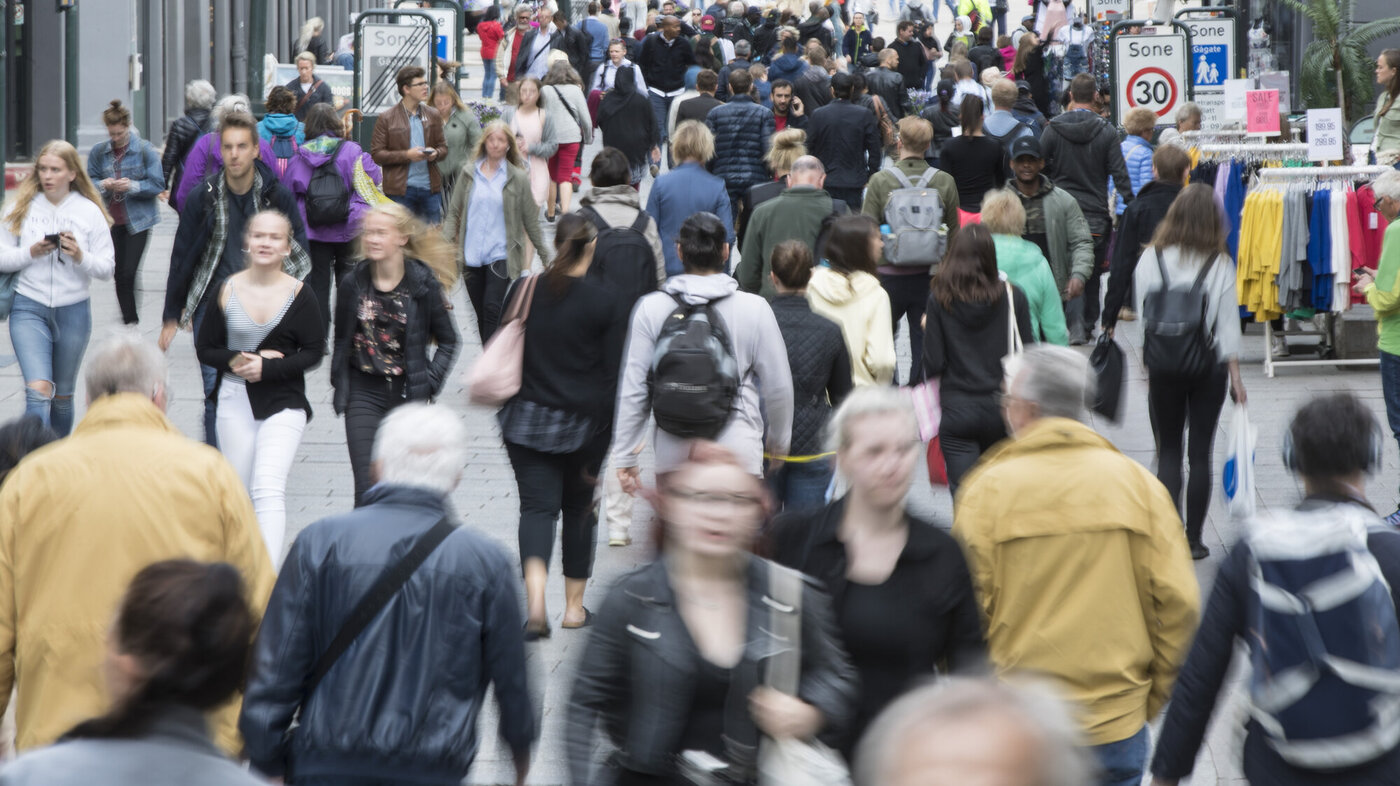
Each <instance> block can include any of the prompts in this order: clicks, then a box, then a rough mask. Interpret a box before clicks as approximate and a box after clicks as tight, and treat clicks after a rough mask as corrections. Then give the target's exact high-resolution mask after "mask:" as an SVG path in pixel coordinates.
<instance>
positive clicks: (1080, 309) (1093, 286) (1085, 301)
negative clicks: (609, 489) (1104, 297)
mask: <svg viewBox="0 0 1400 786" xmlns="http://www.w3.org/2000/svg"><path fill="white" fill-rule="evenodd" d="M1109 232H1110V230H1107V229H1105V230H1104V231H1103V232H1101V233H1096V234H1095V235H1094V269H1093V271H1091V272H1090V273H1089V280H1088V281H1085V282H1084V294H1082V295H1080V296H1079V297H1077V298H1074V299H1073V300H1071V301H1069V305H1068V306H1067V307H1066V309H1067V310H1066V314H1067V316H1068V317H1069V320H1068V321H1069V325H1068V327H1069V337H1070V338H1071V339H1074V338H1076V337H1079V338H1083V339H1084V340H1085V341H1088V340H1089V339H1090V338H1091V337H1092V335H1093V332H1094V324H1095V323H1097V322H1098V321H1099V282H1100V280H1102V278H1103V265H1104V260H1105V259H1107V258H1108V240H1109ZM1113 317H1114V319H1117V318H1118V315H1117V314H1114V315H1113Z"/></svg>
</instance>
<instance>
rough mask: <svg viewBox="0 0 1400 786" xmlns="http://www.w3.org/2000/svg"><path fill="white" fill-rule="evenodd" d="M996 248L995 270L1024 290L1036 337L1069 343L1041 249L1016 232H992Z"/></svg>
mask: <svg viewBox="0 0 1400 786" xmlns="http://www.w3.org/2000/svg"><path fill="white" fill-rule="evenodd" d="M992 243H993V245H995V246H996V250H997V270H1000V271H1001V272H1002V273H1003V274H1004V275H1005V276H1006V280H1008V281H1010V282H1011V283H1012V284H1015V285H1016V286H1017V287H1018V288H1019V289H1020V290H1021V291H1022V292H1024V293H1026V305H1027V307H1028V308H1029V309H1030V312H1031V329H1032V332H1033V333H1034V334H1035V337H1036V340H1038V341H1043V342H1045V343H1047V344H1058V345H1060V346H1062V347H1063V346H1068V344H1069V332H1068V329H1067V328H1066V327H1065V309H1064V305H1063V301H1061V300H1060V290H1059V289H1057V288H1056V287H1055V276H1054V274H1052V273H1051V272H1050V263H1048V262H1046V261H1045V257H1044V256H1041V253H1040V249H1039V248H1038V247H1037V246H1036V244H1034V243H1032V242H1030V241H1029V240H1022V239H1021V238H1019V237H1016V236H1015V235H992Z"/></svg>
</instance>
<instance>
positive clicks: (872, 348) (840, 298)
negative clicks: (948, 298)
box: [807, 266, 898, 385]
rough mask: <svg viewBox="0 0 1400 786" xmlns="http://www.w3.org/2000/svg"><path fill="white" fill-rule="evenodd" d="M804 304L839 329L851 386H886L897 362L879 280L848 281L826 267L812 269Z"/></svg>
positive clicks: (857, 275) (863, 277) (885, 297)
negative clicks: (846, 355)
mask: <svg viewBox="0 0 1400 786" xmlns="http://www.w3.org/2000/svg"><path fill="white" fill-rule="evenodd" d="M807 303H808V304H809V305H811V307H812V313H814V314H820V315H822V316H824V317H826V318H827V319H829V320H831V321H832V322H835V323H836V324H838V325H840V326H841V335H842V336H844V337H845V338H846V351H847V352H848V353H850V355H851V382H852V384H855V385H869V384H872V383H874V384H880V385H888V384H889V383H890V380H892V379H894V367H895V363H896V362H898V361H897V360H896V357H895V352H894V334H893V333H891V332H890V296H889V294H887V293H886V292H885V288H884V287H882V286H880V279H878V278H876V277H874V276H872V275H870V274H869V273H855V274H854V275H852V276H850V277H849V278H848V277H846V276H843V275H841V274H840V273H837V272H836V271H835V270H832V269H831V268H829V267H820V266H819V267H816V268H813V269H812V280H811V282H810V283H808V284H807Z"/></svg>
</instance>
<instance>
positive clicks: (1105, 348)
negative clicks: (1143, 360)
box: [1089, 333, 1126, 422]
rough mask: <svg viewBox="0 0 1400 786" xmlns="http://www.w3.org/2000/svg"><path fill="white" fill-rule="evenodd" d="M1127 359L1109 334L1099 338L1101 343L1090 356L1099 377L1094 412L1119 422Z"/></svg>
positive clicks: (1090, 362)
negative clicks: (1124, 368)
mask: <svg viewBox="0 0 1400 786" xmlns="http://www.w3.org/2000/svg"><path fill="white" fill-rule="evenodd" d="M1125 363H1126V359H1125V357H1124V354H1123V348H1122V347H1120V346H1118V342H1117V341H1114V340H1113V339H1112V337H1110V336H1109V335H1108V334H1107V333H1104V334H1101V335H1100V336H1099V343H1098V344H1096V345H1095V346H1094V352H1093V354H1091V355H1089V364H1090V365H1091V366H1093V367H1094V375H1095V376H1096V377H1098V392H1097V394H1096V395H1095V396H1094V411H1095V412H1097V413H1099V414H1100V415H1103V416H1104V417H1106V418H1108V419H1110V420H1112V421H1114V422H1117V421H1118V420H1119V410H1120V408H1121V406H1122V404H1123V367H1124V364H1125Z"/></svg>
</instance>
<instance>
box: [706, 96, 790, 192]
mask: <svg viewBox="0 0 1400 786" xmlns="http://www.w3.org/2000/svg"><path fill="white" fill-rule="evenodd" d="M705 125H707V126H709V127H710V130H711V131H713V132H714V135H715V158H714V161H713V162H711V166H710V171H711V172H714V173H715V174H716V175H718V176H719V177H722V178H724V185H725V187H726V188H728V189H729V190H730V191H731V192H733V191H738V190H740V189H747V188H748V187H749V186H752V185H757V184H759V183H762V182H764V181H766V180H768V179H769V178H770V177H771V176H770V175H769V174H768V166H767V165H766V164H764V163H763V156H764V154H765V153H767V152H768V138H769V137H771V136H773V128H774V121H773V112H772V110H769V109H765V108H764V107H762V106H760V105H759V104H758V103H756V102H755V101H754V100H753V98H752V97H750V96H735V97H734V98H733V99H732V100H730V102H729V103H727V104H725V105H724V106H717V107H715V108H714V109H711V110H710V114H709V115H707V116H706V117H705Z"/></svg>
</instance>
